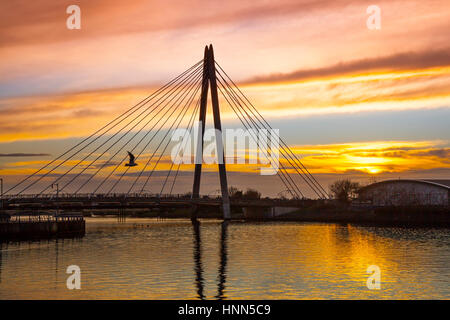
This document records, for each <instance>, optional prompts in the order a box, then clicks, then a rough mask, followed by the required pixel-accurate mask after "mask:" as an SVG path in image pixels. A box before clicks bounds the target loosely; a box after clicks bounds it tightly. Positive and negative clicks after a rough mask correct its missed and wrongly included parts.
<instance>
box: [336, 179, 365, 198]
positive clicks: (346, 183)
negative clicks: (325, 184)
mask: <svg viewBox="0 0 450 320" xmlns="http://www.w3.org/2000/svg"><path fill="white" fill-rule="evenodd" d="M359 189H360V185H359V183H358V182H352V181H351V180H350V179H343V180H337V181H335V182H333V184H332V185H330V191H331V193H332V195H333V197H334V198H335V199H337V200H339V201H342V202H349V201H350V199H352V198H355V197H356V196H357V194H358V191H359Z"/></svg>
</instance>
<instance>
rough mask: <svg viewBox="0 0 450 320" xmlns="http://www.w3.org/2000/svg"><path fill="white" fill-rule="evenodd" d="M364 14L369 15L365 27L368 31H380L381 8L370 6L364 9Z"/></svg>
mask: <svg viewBox="0 0 450 320" xmlns="http://www.w3.org/2000/svg"><path fill="white" fill-rule="evenodd" d="M366 13H367V14H370V16H369V17H368V18H367V21H366V25H367V29H369V30H380V29H381V8H380V7H379V6H377V5H374V4H373V5H370V6H368V7H367V9H366Z"/></svg>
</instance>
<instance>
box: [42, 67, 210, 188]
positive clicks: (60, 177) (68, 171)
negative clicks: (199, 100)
mask: <svg viewBox="0 0 450 320" xmlns="http://www.w3.org/2000/svg"><path fill="white" fill-rule="evenodd" d="M200 69H201V67H198V69H197V70H200ZM197 70H196V71H194V72H192V73H191V74H190V75H189V77H190V76H191V75H192V74H195V73H196V72H198V71H197ZM160 99H161V98H160ZM158 101H159V100H158ZM158 101H157V102H158ZM155 103H156V102H155ZM155 103H153V104H152V105H150V106H148V107H147V108H146V109H145V110H144V111H142V112H141V113H140V114H139V115H138V116H136V117H135V118H134V119H133V120H131V121H130V122H128V123H127V124H126V125H125V126H123V127H122V128H121V129H120V130H119V131H118V132H116V133H114V134H113V135H112V136H111V137H109V138H108V139H107V140H106V141H105V142H104V143H102V144H101V145H99V146H98V147H97V148H96V149H94V150H93V151H92V152H90V153H89V154H88V155H87V156H85V157H84V158H83V159H82V160H80V161H78V163H77V164H75V165H74V166H72V167H71V168H70V169H69V170H67V171H66V172H65V173H64V174H63V175H61V176H59V177H58V178H57V179H56V180H55V181H54V182H53V184H55V183H57V182H58V181H59V180H60V179H62V178H63V177H64V176H65V175H66V174H68V173H70V172H71V171H72V170H73V169H74V168H76V167H77V166H78V165H79V164H80V163H82V162H83V161H84V160H86V159H87V158H89V157H90V156H91V155H92V154H93V153H94V152H95V151H97V150H98V149H100V148H101V147H103V146H104V145H105V144H106V143H107V142H109V141H110V140H111V139H113V138H114V137H115V136H116V135H118V134H119V133H120V132H121V131H122V130H123V129H124V128H126V127H127V126H129V125H130V124H131V123H132V122H134V121H135V120H136V119H138V118H139V117H140V116H141V115H143V114H144V113H146V112H147V111H148V110H149V109H150V108H151V107H152V106H153V105H154V104H155ZM152 111H153V110H150V111H149V113H148V114H147V115H146V116H144V118H143V119H145V117H147V116H149V115H150V113H151V112H152ZM143 119H141V120H140V121H139V122H138V123H137V124H135V125H134V126H133V127H132V128H131V129H129V130H128V131H127V132H126V133H125V134H124V135H123V136H122V138H123V137H124V136H126V135H127V134H128V133H129V132H131V130H132V129H133V128H134V127H136V126H137V125H138V124H139V123H140V122H142V120H143ZM97 159H98V158H97ZM95 161H96V160H95ZM50 186H51V185H49V186H47V187H46V188H45V189H44V190H42V191H41V192H40V193H39V194H38V195H37V196H39V195H41V194H42V193H43V192H45V191H46V190H47V189H48V188H50ZM65 187H66V185H65V186H64V187H63V188H65Z"/></svg>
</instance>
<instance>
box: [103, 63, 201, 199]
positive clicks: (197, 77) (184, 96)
mask: <svg viewBox="0 0 450 320" xmlns="http://www.w3.org/2000/svg"><path fill="white" fill-rule="evenodd" d="M200 77H201V73H200V72H199V73H198V74H197V75H196V78H195V80H194V83H195V82H197V81H198V79H199V78H200ZM193 88H195V85H192V86H191V88H190V89H188V90H187V91H186V92H185V93H183V96H182V99H181V101H180V102H179V103H178V105H177V107H175V109H174V110H173V111H172V113H171V114H170V115H169V117H168V118H167V119H166V120H165V121H164V123H163V124H162V125H161V126H160V127H159V128H158V129H157V131H156V132H155V134H154V135H153V136H152V138H151V139H150V141H148V142H147V144H146V145H145V146H144V147H143V148H142V150H141V152H140V153H139V155H138V156H137V157H136V158H139V156H140V155H141V154H142V153H143V152H144V150H145V149H146V148H147V146H148V145H149V144H150V142H151V141H152V140H153V138H154V137H155V136H156V135H157V134H158V133H159V131H160V130H161V129H162V128H163V127H164V125H165V124H166V123H167V121H168V120H169V119H170V117H171V116H172V115H173V113H174V112H175V110H176V108H178V106H179V105H180V104H181V102H182V101H184V100H185V98H186V96H187V95H188V94H189V92H190V91H191V90H192V89H193ZM177 101H178V100H177ZM161 119H162V118H161ZM161 119H160V120H161ZM129 169H130V167H128V168H127V169H126V170H125V171H124V172H123V173H122V175H121V176H120V178H119V179H118V180H117V181H116V182H115V183H114V185H113V186H112V187H111V188H110V189H109V191H108V192H107V194H110V193H111V192H112V190H114V188H115V187H116V186H117V184H118V183H119V182H120V181H121V180H122V178H123V177H124V176H125V174H126V173H127V172H128V170H129Z"/></svg>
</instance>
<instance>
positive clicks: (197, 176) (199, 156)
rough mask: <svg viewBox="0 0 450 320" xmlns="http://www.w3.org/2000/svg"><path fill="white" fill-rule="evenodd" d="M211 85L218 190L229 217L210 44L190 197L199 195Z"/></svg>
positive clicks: (224, 211)
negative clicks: (218, 179)
mask: <svg viewBox="0 0 450 320" xmlns="http://www.w3.org/2000/svg"><path fill="white" fill-rule="evenodd" d="M209 87H211V104H212V110H213V117H214V128H215V129H216V152H217V159H218V163H219V164H218V166H219V178H220V190H221V193H222V207H223V218H224V219H225V220H228V219H230V218H231V210H230V198H229V195H228V182H227V172H226V167H225V154H224V147H223V146H224V144H223V138H222V134H218V133H219V132H220V133H221V132H222V123H221V121H220V109H219V98H218V94H217V80H216V66H215V61H214V50H213V46H212V45H211V44H210V45H209V47H208V46H206V47H205V55H204V59H203V78H202V92H201V98H200V113H199V119H198V120H199V124H200V126H199V130H198V136H197V143H196V146H197V150H196V151H195V152H196V155H195V172H194V185H193V189H192V198H193V199H198V198H199V197H200V180H201V173H202V162H203V138H204V134H205V123H206V108H207V103H208V88H209Z"/></svg>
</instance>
